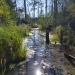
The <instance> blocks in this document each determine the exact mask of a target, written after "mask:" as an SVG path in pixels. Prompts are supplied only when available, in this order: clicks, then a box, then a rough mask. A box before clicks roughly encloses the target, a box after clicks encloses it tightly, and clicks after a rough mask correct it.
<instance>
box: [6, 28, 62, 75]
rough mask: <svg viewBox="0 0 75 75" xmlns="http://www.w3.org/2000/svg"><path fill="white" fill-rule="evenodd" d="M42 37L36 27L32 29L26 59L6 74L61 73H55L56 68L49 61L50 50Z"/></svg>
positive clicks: (39, 74) (34, 74)
mask: <svg viewBox="0 0 75 75" xmlns="http://www.w3.org/2000/svg"><path fill="white" fill-rule="evenodd" d="M43 38H44V37H41V35H39V31H38V30H37V29H33V30H32V35H31V36H30V38H29V41H28V45H27V46H28V48H29V53H30V54H29V57H28V61H27V62H26V63H24V64H23V65H21V66H19V67H16V68H14V69H13V70H11V71H8V73H7V74H6V75H50V74H51V75H61V74H56V73H55V72H56V71H57V69H55V67H53V65H51V63H50V60H51V51H50V49H49V48H48V47H47V46H46V44H45V41H44V40H43ZM42 40H43V41H42Z"/></svg>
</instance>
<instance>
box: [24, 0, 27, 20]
mask: <svg viewBox="0 0 75 75" xmlns="http://www.w3.org/2000/svg"><path fill="white" fill-rule="evenodd" d="M24 10H25V20H26V18H27V17H26V14H27V11H26V0H24Z"/></svg>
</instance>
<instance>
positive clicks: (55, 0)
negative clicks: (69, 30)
mask: <svg viewBox="0 0 75 75" xmlns="http://www.w3.org/2000/svg"><path fill="white" fill-rule="evenodd" d="M56 19H57V0H54V26H55V27H56V25H57V20H56Z"/></svg>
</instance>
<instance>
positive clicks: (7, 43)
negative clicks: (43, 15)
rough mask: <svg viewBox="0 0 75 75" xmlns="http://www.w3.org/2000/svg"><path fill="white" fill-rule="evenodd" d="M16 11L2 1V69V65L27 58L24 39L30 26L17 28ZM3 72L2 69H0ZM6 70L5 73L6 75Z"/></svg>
mask: <svg viewBox="0 0 75 75" xmlns="http://www.w3.org/2000/svg"><path fill="white" fill-rule="evenodd" d="M15 16H16V14H15V10H13V9H10V6H9V5H8V4H7V3H6V0H1V1H0V63H1V64H0V68H1V66H2V64H3V65H4V64H5V63H6V64H8V63H9V64H10V63H13V62H19V61H20V60H23V59H25V58H26V52H27V49H26V48H24V49H23V48H22V41H23V38H25V37H26V36H28V35H29V26H27V25H25V24H22V25H19V26H17V25H16V22H17V20H16V19H15ZM5 60H6V62H5ZM0 70H2V69H0ZM4 73H5V69H4V71H3V74H2V75H4Z"/></svg>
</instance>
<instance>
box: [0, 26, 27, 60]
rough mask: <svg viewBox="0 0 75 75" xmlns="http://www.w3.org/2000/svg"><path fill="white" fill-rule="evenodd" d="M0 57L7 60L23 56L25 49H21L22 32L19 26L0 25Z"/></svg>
mask: <svg viewBox="0 0 75 75" xmlns="http://www.w3.org/2000/svg"><path fill="white" fill-rule="evenodd" d="M0 55H1V56H0V59H1V58H6V59H7V61H14V60H15V59H18V60H19V59H21V58H25V56H26V49H24V50H23V49H22V34H21V32H20V29H19V27H17V26H9V27H0Z"/></svg>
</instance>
